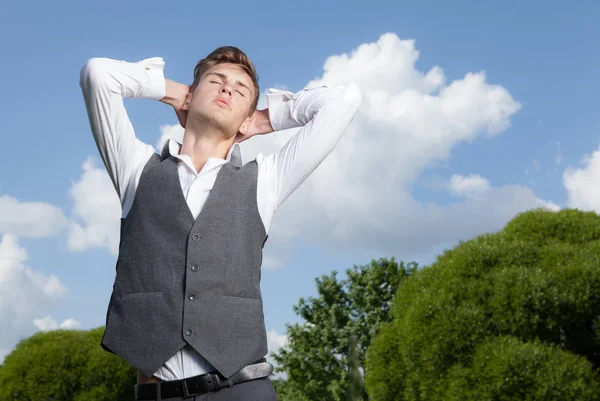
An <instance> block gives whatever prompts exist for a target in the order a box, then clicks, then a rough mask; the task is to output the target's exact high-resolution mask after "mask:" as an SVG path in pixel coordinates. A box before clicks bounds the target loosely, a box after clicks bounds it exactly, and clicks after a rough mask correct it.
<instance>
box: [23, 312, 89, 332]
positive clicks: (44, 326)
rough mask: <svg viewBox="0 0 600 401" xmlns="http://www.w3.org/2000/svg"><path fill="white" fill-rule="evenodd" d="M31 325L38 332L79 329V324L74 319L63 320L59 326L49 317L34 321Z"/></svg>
mask: <svg viewBox="0 0 600 401" xmlns="http://www.w3.org/2000/svg"><path fill="white" fill-rule="evenodd" d="M33 324H34V325H35V326H36V327H37V328H38V329H39V330H40V331H50V330H56V329H70V330H73V329H80V328H81V324H80V323H79V322H78V321H77V320H75V319H65V320H63V322H62V323H61V324H58V323H57V321H56V320H54V319H53V318H52V317H51V316H50V315H47V316H44V317H43V318H41V319H34V320H33Z"/></svg>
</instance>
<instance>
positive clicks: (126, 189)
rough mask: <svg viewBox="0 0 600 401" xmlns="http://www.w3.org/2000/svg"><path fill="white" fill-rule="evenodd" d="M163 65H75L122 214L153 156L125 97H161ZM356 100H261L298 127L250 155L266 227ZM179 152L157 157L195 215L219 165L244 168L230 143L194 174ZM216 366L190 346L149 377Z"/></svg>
mask: <svg viewBox="0 0 600 401" xmlns="http://www.w3.org/2000/svg"><path fill="white" fill-rule="evenodd" d="M164 65H165V62H164V60H163V59H162V58H161V57H153V58H148V59H145V60H142V61H139V62H136V63H132V62H127V61H118V60H112V59H108V58H92V59H90V60H88V61H87V63H86V64H85V65H84V66H83V67H82V69H81V74H80V86H81V89H82V92H83V97H84V99H85V104H86V108H87V112H88V117H89V120H90V126H91V130H92V134H93V136H94V140H95V141H96V144H97V146H98V150H99V152H100V156H101V158H102V160H103V162H104V165H105V166H106V169H107V171H108V174H109V176H110V178H111V180H112V182H113V184H114V186H115V189H116V191H117V193H118V195H119V199H120V201H121V205H122V217H123V218H125V217H126V216H127V213H128V212H129V210H130V209H131V206H132V204H133V199H134V197H135V191H136V188H137V186H138V183H139V180H140V176H141V174H142V171H143V168H144V165H145V164H146V162H147V161H148V160H149V158H150V157H151V156H152V155H153V154H154V153H155V150H154V148H153V147H152V146H151V145H149V144H146V143H143V142H142V141H140V140H139V139H137V137H136V135H135V132H134V129H133V126H132V125H131V122H130V120H129V118H128V116H127V112H126V110H125V107H124V104H123V98H146V99H154V100H160V99H162V98H163V97H164V96H165V92H166V89H165V78H164V73H163V69H164ZM361 103H362V95H361V92H360V90H359V89H358V87H357V86H356V85H354V84H349V85H336V86H333V87H321V88H316V89H310V90H308V89H305V90H303V91H300V92H298V93H295V94H294V93H291V92H287V91H281V90H275V89H271V90H269V93H268V94H267V104H268V108H269V118H270V122H271V125H272V126H273V128H274V130H275V131H279V130H283V129H287V128H293V127H302V128H301V129H299V131H298V133H297V134H295V135H294V136H293V137H292V138H291V139H290V140H289V141H288V143H287V144H286V145H284V146H283V147H282V148H281V149H280V150H279V151H278V152H276V153H273V154H270V155H262V154H259V155H258V156H256V161H257V163H258V178H257V180H258V182H257V205H258V211H259V213H260V217H261V219H262V222H263V224H264V226H265V230H266V231H267V232H268V230H269V226H270V223H271V219H272V216H273V213H274V212H275V210H276V209H277V207H279V205H280V204H281V203H282V202H283V201H284V200H285V199H286V198H287V197H288V196H289V195H290V194H291V193H292V192H294V190H296V188H298V186H299V185H300V184H301V183H302V182H303V181H304V180H305V179H306V178H307V177H308V176H309V175H310V174H311V173H312V172H313V171H314V169H315V168H316V167H317V166H318V165H319V164H320V163H321V162H322V161H323V160H324V159H325V158H326V157H327V156H328V155H329V154H330V153H331V151H332V150H333V148H334V147H335V146H336V145H337V143H338V142H339V140H340V138H341V136H342V134H343V133H344V130H345V129H346V127H347V126H348V125H349V124H350V122H351V121H352V119H353V118H354V116H355V114H356V113H357V111H358V109H359V107H360V105H361ZM271 135H277V133H273V134H271ZM180 149H181V144H179V143H177V142H176V141H174V140H172V139H171V140H169V141H167V143H166V144H165V146H164V148H163V150H162V154H163V155H168V154H170V155H171V156H173V157H175V158H176V159H177V160H178V163H177V170H178V173H179V181H180V183H181V189H182V191H183V194H184V196H185V199H186V201H187V204H188V206H189V208H190V211H191V212H192V214H193V216H194V218H197V217H198V215H199V214H200V212H201V211H202V208H203V206H204V204H205V202H206V200H207V198H208V195H209V194H210V191H211V189H212V187H213V185H214V183H215V180H216V177H217V173H218V172H219V170H220V169H221V166H223V165H224V164H225V163H227V162H229V161H231V162H232V163H234V164H236V165H239V166H241V165H242V163H243V162H242V155H241V149H240V146H239V144H234V145H233V146H232V147H231V148H230V149H229V152H228V154H227V157H226V158H225V159H220V158H216V157H212V158H209V159H208V161H207V162H206V164H205V165H204V166H203V168H202V170H201V171H200V172H199V173H197V172H196V170H195V168H194V164H193V163H192V159H191V158H190V156H188V155H186V154H180V153H179V152H180ZM214 370H215V369H214V367H213V366H212V365H210V363H209V362H208V361H206V360H205V359H204V358H203V357H202V356H201V355H199V354H198V353H197V352H196V351H195V350H194V349H193V348H191V347H190V346H185V347H184V348H183V349H181V350H180V351H178V352H177V353H176V354H175V355H173V357H172V358H171V359H169V360H168V361H167V362H166V363H165V364H164V365H163V366H162V367H161V368H160V369H159V370H158V371H157V372H156V373H155V375H156V376H158V377H159V378H161V379H163V380H178V379H183V378H186V377H191V376H196V375H200V374H203V373H207V372H211V371H214Z"/></svg>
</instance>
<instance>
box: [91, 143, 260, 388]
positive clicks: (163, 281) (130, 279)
mask: <svg viewBox="0 0 600 401" xmlns="http://www.w3.org/2000/svg"><path fill="white" fill-rule="evenodd" d="M257 173H258V166H257V164H256V162H251V163H248V164H246V165H244V166H243V167H236V166H234V165H233V164H232V163H226V164H225V165H223V166H222V167H221V170H220V171H219V173H218V176H217V179H216V181H215V185H214V187H213V189H212V191H211V193H210V195H209V197H208V200H207V201H206V204H205V205H204V208H203V209H202V212H201V213H200V215H199V216H198V218H197V219H196V220H194V217H193V215H192V213H191V211H190V210H189V207H188V205H187V203H186V200H185V198H184V195H183V192H182V190H181V184H180V182H179V174H178V172H177V164H176V159H174V158H173V157H171V156H169V157H167V158H165V159H162V160H161V158H160V157H159V156H158V155H154V156H152V157H151V158H150V160H149V161H148V163H147V164H146V166H145V167H144V171H143V172H142V176H141V178H140V182H139V186H138V188H137V190H136V194H135V199H134V201H133V206H132V208H131V211H130V212H129V214H128V215H127V216H126V218H125V219H122V221H121V242H120V245H119V256H118V259H117V273H116V278H115V283H114V285H113V292H112V295H111V298H110V304H109V307H108V312H107V316H106V330H105V332H104V336H103V338H102V347H103V348H104V349H106V350H107V351H109V352H112V353H115V354H117V355H119V356H120V357H122V358H123V359H125V360H126V361H127V362H129V363H130V364H132V365H133V366H135V367H136V368H137V369H139V370H140V371H142V373H144V374H145V375H147V376H150V375H152V374H154V372H156V370H157V369H158V368H159V367H160V366H162V365H163V364H164V363H165V362H166V361H167V360H168V359H169V358H171V357H172V356H173V355H174V354H175V353H176V352H177V351H179V350H180V349H181V348H182V347H183V346H184V345H185V344H186V343H187V344H189V345H191V346H192V347H193V348H194V349H195V350H196V351H198V352H199V353H200V354H201V355H202V356H203V357H204V358H206V359H207V360H208V361H209V362H210V363H211V364H212V365H213V366H214V367H215V368H216V369H217V370H218V371H219V372H220V373H221V374H222V375H223V376H225V377H230V376H231V375H233V374H234V373H235V372H237V371H238V370H240V369H241V368H242V367H244V366H246V365H248V364H250V363H252V362H254V361H256V360H258V359H260V358H262V357H264V356H265V355H266V354H267V337H266V330H265V323H264V316H263V305H262V296H261V292H260V278H261V270H260V268H261V263H262V248H263V246H264V243H265V241H266V239H267V235H266V232H265V228H264V225H263V223H262V220H261V218H260V215H259V212H258V206H257V203H256V185H257Z"/></svg>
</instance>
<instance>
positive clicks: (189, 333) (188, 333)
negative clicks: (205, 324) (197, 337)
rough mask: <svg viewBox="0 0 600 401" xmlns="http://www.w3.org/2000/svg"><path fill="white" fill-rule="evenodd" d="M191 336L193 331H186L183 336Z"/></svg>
mask: <svg viewBox="0 0 600 401" xmlns="http://www.w3.org/2000/svg"><path fill="white" fill-rule="evenodd" d="M192 334H194V331H193V330H192V329H187V330H186V331H185V335H186V336H191V335H192Z"/></svg>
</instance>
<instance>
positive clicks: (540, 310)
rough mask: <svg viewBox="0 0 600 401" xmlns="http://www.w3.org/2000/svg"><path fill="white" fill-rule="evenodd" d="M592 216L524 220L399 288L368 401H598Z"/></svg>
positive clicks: (373, 365)
mask: <svg viewBox="0 0 600 401" xmlns="http://www.w3.org/2000/svg"><path fill="white" fill-rule="evenodd" d="M599 257H600V216H598V215H596V214H595V213H591V212H587V213H586V212H581V211H577V210H562V211H560V212H550V211H545V210H533V211H529V212H526V213H522V214H520V215H518V216H517V217H515V218H514V219H513V220H511V221H510V222H509V223H508V224H507V225H506V227H505V228H504V229H503V230H501V231H500V232H498V233H494V234H486V235H481V236H478V237H476V238H474V239H473V240H470V241H468V242H463V243H461V244H459V245H458V246H457V247H456V248H455V249H452V250H449V251H446V252H444V253H443V254H442V255H441V256H439V257H438V259H437V261H436V262H435V263H434V264H433V265H431V266H429V267H426V268H423V269H422V270H420V271H419V272H418V273H416V274H414V275H412V276H411V277H410V278H409V279H407V280H404V281H403V282H402V283H401V285H400V287H399V290H398V293H397V295H396V297H395V299H394V302H393V306H392V312H391V314H392V322H390V323H387V324H384V325H383V327H382V328H381V330H380V332H379V333H378V335H377V337H376V338H375V339H374V341H373V343H372V345H371V347H370V348H369V350H368V352H367V359H366V378H365V384H366V387H367V389H368V393H369V395H370V397H371V399H373V400H377V401H380V400H381V401H388V400H390V401H391V400H403V401H417V400H419V401H434V400H435V401H438V400H439V401H442V400H444V401H453V400H456V401H458V400H460V401H470V400H473V401H475V400H477V401H481V400H529V401H538V400H539V401H542V400H543V401H564V400H578V401H592V400H600V376H599V374H598V369H599V368H600V261H599Z"/></svg>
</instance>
